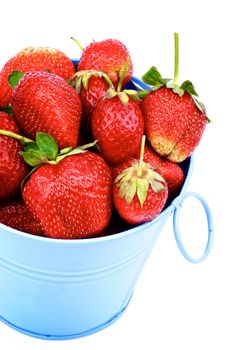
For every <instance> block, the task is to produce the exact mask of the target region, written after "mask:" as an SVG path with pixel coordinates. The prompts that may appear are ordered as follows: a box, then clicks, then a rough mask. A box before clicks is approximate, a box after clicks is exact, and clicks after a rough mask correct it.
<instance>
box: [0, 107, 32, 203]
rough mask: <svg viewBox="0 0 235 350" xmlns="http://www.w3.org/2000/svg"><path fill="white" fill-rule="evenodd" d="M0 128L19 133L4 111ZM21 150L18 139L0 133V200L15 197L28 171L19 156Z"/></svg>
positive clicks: (14, 123)
mask: <svg viewBox="0 0 235 350" xmlns="http://www.w3.org/2000/svg"><path fill="white" fill-rule="evenodd" d="M0 129H3V130H7V131H12V132H14V133H19V129H18V127H17V125H16V122H15V120H14V119H13V117H12V116H10V115H8V114H7V113H5V112H0ZM21 151H23V148H22V147H21V144H20V143H19V141H17V140H13V139H12V138H9V137H7V136H1V135H0V201H5V200H8V199H11V198H14V197H16V196H17V195H18V193H19V192H20V185H21V182H22V181H23V179H24V178H25V176H26V175H27V174H28V172H29V171H30V170H29V168H28V166H27V165H26V163H25V162H24V160H23V158H22V157H21V156H20V152H21Z"/></svg>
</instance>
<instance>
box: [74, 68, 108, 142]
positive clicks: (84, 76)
mask: <svg viewBox="0 0 235 350" xmlns="http://www.w3.org/2000/svg"><path fill="white" fill-rule="evenodd" d="M71 85H72V86H73V87H74V88H75V90H76V91H77V93H78V94H79V96H80V98H81V102H82V128H83V130H84V133H85V134H86V135H87V136H91V135H92V131H91V117H92V113H93V111H94V109H95V107H96V106H97V104H98V102H99V100H100V99H101V98H102V97H104V96H105V94H106V93H107V90H108V89H109V87H113V84H112V82H111V80H110V79H109V78H108V76H107V75H106V74H105V73H103V72H98V71H93V70H91V71H79V72H77V73H76V74H75V75H74V76H73V79H72V80H71Z"/></svg>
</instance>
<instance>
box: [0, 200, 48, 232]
mask: <svg viewBox="0 0 235 350" xmlns="http://www.w3.org/2000/svg"><path fill="white" fill-rule="evenodd" d="M0 223H1V224H4V225H6V226H9V227H11V228H14V229H16V230H18V231H22V232H26V233H31V234H33V235H38V236H42V235H43V233H42V227H41V225H40V224H39V223H38V222H37V221H36V220H35V218H34V217H33V216H32V215H31V214H30V213H29V211H28V209H27V208H26V206H25V204H24V202H23V201H22V200H15V201H11V202H9V203H5V204H0Z"/></svg>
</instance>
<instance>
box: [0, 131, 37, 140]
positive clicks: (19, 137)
mask: <svg viewBox="0 0 235 350" xmlns="http://www.w3.org/2000/svg"><path fill="white" fill-rule="evenodd" d="M0 135H3V136H8V137H11V138H12V139H15V140H19V141H21V142H23V143H32V142H34V141H33V140H30V139H28V138H27V137H24V136H21V135H18V134H15V133H14V132H12V131H7V130H2V129H0Z"/></svg>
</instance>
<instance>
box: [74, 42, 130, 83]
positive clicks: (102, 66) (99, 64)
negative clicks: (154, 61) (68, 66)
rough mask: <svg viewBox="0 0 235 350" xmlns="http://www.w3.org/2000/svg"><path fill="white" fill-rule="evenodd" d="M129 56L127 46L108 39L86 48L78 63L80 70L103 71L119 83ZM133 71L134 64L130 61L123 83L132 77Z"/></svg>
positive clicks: (114, 81)
mask: <svg viewBox="0 0 235 350" xmlns="http://www.w3.org/2000/svg"><path fill="white" fill-rule="evenodd" d="M128 57H130V55H129V52H128V50H127V48H126V46H125V45H124V44H123V43H122V42H120V41H119V40H114V39H107V40H103V41H99V42H93V43H91V44H90V45H89V46H87V47H86V48H85V49H84V51H83V53H82V56H81V59H80V62H79V63H78V70H79V71H80V70H89V69H94V70H99V71H103V72H105V73H107V75H108V77H109V78H110V79H111V80H112V82H113V83H114V84H115V85H117V83H118V81H119V78H120V76H121V75H122V72H123V70H124V67H125V63H126V60H127V59H128ZM132 72H133V66H132V63H131V62H130V64H129V68H128V71H127V72H126V74H125V77H124V80H123V85H125V84H126V83H127V82H128V81H129V80H130V79H131V76H132Z"/></svg>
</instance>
